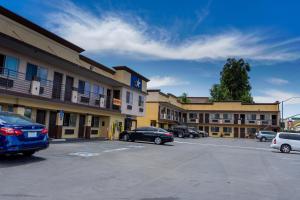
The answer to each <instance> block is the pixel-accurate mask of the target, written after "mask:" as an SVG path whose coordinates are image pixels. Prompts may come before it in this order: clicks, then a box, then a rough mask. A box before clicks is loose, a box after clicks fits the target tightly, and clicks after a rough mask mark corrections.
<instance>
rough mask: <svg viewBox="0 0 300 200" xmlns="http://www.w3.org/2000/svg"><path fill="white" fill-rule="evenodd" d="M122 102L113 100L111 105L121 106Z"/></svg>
mask: <svg viewBox="0 0 300 200" xmlns="http://www.w3.org/2000/svg"><path fill="white" fill-rule="evenodd" d="M121 103H122V101H121V100H120V99H116V98H113V105H115V106H121Z"/></svg>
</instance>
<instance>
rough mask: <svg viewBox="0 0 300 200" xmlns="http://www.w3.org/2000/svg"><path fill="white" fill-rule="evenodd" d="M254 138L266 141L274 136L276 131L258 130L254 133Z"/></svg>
mask: <svg viewBox="0 0 300 200" xmlns="http://www.w3.org/2000/svg"><path fill="white" fill-rule="evenodd" d="M255 135H256V138H257V139H259V141H261V142H266V141H268V140H272V139H273V138H275V137H276V132H274V131H259V132H258V133H256V134H255Z"/></svg>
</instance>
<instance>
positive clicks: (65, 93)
mask: <svg viewBox="0 0 300 200" xmlns="http://www.w3.org/2000/svg"><path fill="white" fill-rule="evenodd" d="M0 89H2V90H7V91H11V92H16V93H21V94H26V95H32V96H36V97H43V98H46V99H49V100H54V101H61V102H70V103H76V104H82V105H88V106H93V107H98V108H104V109H109V110H112V98H111V97H107V96H105V95H101V94H97V93H93V92H90V91H78V89H77V88H74V87H72V86H67V87H66V85H64V84H62V83H60V82H53V81H49V80H41V79H39V78H37V77H33V79H32V80H30V81H29V80H26V74H24V73H21V72H16V71H13V70H9V69H6V68H0ZM118 110H119V109H118Z"/></svg>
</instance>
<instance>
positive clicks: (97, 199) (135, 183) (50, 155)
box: [0, 138, 300, 200]
mask: <svg viewBox="0 0 300 200" xmlns="http://www.w3.org/2000/svg"><path fill="white" fill-rule="evenodd" d="M269 145H270V143H269V142H266V143H261V142H257V141H256V140H250V139H225V138H200V139H176V140H175V142H173V143H170V144H167V145H154V144H151V143H143V142H139V143H131V142H121V141H93V142H79V143H76V142H75V143H61V144H52V145H51V146H50V148H49V149H47V150H44V151H40V152H38V153H36V154H35V155H34V156H33V157H31V158H26V157H23V156H12V157H7V158H1V159H0V177H1V181H0V199H1V200H12V199H16V200H19V199H20V200H36V199H38V200H77V199H78V200H82V199H85V200H102V199H103V200H200V199H205V200H210V199H211V200H219V199H220V200H221V199H222V200H224V199H226V200H253V199H259V200H265V199H270V200H271V199H272V200H276V199H278V200H283V199H284V200H285V199H289V200H299V199H300V187H299V184H300V153H295V152H294V153H291V154H282V153H279V152H278V151H276V150H272V149H270V148H269Z"/></svg>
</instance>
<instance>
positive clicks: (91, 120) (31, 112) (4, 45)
mask: <svg viewBox="0 0 300 200" xmlns="http://www.w3.org/2000/svg"><path fill="white" fill-rule="evenodd" d="M83 51H84V49H82V48H81V47H78V46H76V45H75V44H72V43H70V42H68V41H66V40H65V39H63V38H61V37H59V36H57V35H55V34H54V33H52V32H49V31H47V30H46V29H44V28H42V27H40V26H38V25H36V24H34V23H32V22H30V21H28V20H27V19H24V18H23V17H21V16H19V15H16V14H15V13H13V12H11V11H9V10H7V9H5V8H4V7H1V6H0V111H9V112H14V113H18V114H21V115H24V116H26V117H29V118H31V119H32V120H34V121H35V122H38V123H41V124H45V125H46V127H47V128H48V129H49V136H50V137H51V138H56V139H59V138H87V139H89V138H109V139H116V138H118V135H119V133H120V132H121V131H122V130H124V129H133V128H135V127H136V126H137V121H136V117H138V116H139V117H141V116H143V115H144V113H145V104H144V102H145V97H146V94H147V82H148V81H149V80H148V79H147V78H145V77H144V76H142V75H140V74H138V73H137V72H135V71H133V70H131V69H130V68H128V67H126V66H118V67H114V68H108V67H106V66H104V65H102V64H100V63H98V62H96V61H94V60H92V59H90V58H88V57H86V56H84V55H82V54H81V53H82V52H83Z"/></svg>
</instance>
